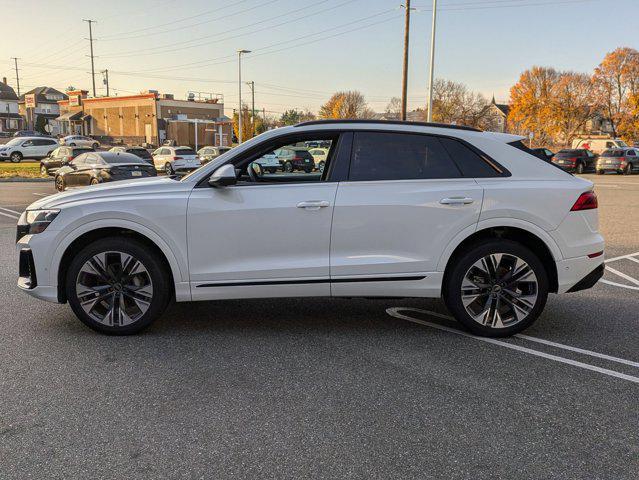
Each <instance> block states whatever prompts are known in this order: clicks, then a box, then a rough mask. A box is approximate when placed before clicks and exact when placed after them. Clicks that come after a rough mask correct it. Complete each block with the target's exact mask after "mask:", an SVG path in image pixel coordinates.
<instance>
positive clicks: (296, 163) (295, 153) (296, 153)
mask: <svg viewBox="0 0 639 480" xmlns="http://www.w3.org/2000/svg"><path fill="white" fill-rule="evenodd" d="M274 153H275V155H276V156H277V160H278V161H279V163H280V165H281V166H282V170H284V171H285V172H294V171H296V170H302V171H304V172H306V173H311V172H312V171H313V170H314V169H315V162H314V161H313V156H312V155H311V154H310V153H309V152H308V148H306V147H295V146H286V147H284V148H279V149H277V150H275V152H274Z"/></svg>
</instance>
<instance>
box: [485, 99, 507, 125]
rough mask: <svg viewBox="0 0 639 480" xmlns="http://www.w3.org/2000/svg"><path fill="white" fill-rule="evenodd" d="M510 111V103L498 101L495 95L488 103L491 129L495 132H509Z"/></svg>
mask: <svg viewBox="0 0 639 480" xmlns="http://www.w3.org/2000/svg"><path fill="white" fill-rule="evenodd" d="M509 112H510V105H508V104H506V103H497V102H496V101H495V96H494V95H493V99H492V100H491V102H490V104H489V105H488V117H489V118H488V122H487V123H488V124H489V125H490V127H491V128H490V130H492V131H495V132H501V133H504V132H507V131H508V113H509Z"/></svg>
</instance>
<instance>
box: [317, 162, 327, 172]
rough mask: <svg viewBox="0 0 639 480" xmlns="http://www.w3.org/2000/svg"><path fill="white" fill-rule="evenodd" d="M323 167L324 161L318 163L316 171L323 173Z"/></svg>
mask: <svg viewBox="0 0 639 480" xmlns="http://www.w3.org/2000/svg"><path fill="white" fill-rule="evenodd" d="M325 166H326V162H325V161H324V160H322V161H321V162H319V164H318V165H317V169H318V170H319V171H320V172H323V171H324V167H325Z"/></svg>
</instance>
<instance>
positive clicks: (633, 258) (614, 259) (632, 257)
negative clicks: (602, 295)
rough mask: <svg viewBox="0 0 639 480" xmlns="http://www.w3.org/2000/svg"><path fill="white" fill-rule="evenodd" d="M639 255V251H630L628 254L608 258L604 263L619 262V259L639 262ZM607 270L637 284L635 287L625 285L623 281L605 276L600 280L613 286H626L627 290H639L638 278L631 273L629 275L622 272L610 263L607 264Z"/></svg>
mask: <svg viewBox="0 0 639 480" xmlns="http://www.w3.org/2000/svg"><path fill="white" fill-rule="evenodd" d="M637 256H639V252H635V253H629V254H627V255H619V256H618V257H612V258H608V259H606V260H605V262H604V263H610V262H618V261H619V260H630V261H631V262H636V263H639V259H637ZM606 270H608V271H609V272H610V273H613V274H615V275H617V276H619V277H622V278H625V279H626V280H628V281H629V282H631V283H634V284H636V285H637V286H636V287H633V286H632V285H624V284H623V283H617V282H613V281H612V280H607V279H605V278H602V279H600V280H599V282H601V283H605V284H606V285H612V286H613V287H621V288H625V289H627V290H639V280H638V279H636V278H633V277H631V276H630V275H627V274H625V273H623V272H620V271H619V270H616V269H614V268H612V267H610V266H608V265H606Z"/></svg>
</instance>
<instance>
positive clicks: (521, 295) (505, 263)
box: [443, 239, 548, 337]
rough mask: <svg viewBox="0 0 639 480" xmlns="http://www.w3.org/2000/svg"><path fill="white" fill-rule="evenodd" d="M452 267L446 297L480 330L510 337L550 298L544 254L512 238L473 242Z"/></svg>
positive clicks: (464, 321)
mask: <svg viewBox="0 0 639 480" xmlns="http://www.w3.org/2000/svg"><path fill="white" fill-rule="evenodd" d="M453 261H454V263H453V264H452V265H450V266H449V267H448V269H447V271H446V276H445V280H444V294H443V297H444V301H445V302H446V305H447V307H448V309H449V310H450V311H451V312H452V313H453V316H454V317H455V318H456V319H457V320H458V321H459V322H460V323H461V324H462V325H464V326H465V327H466V328H467V329H468V330H470V331H471V332H472V333H474V334H476V335H481V336H488V337H506V336H510V335H514V334H515V333H518V332H521V331H522V330H524V329H526V328H527V327H529V326H530V325H531V324H532V323H533V322H534V321H535V320H536V319H537V317H538V316H539V314H540V313H541V311H542V310H543V308H544V306H545V305H546V299H547V297H548V275H547V273H546V270H545V268H544V266H543V264H542V263H541V261H540V260H539V258H538V257H537V256H536V255H535V254H534V253H533V252H532V251H531V250H529V249H528V248H526V247H524V246H523V245H521V244H519V243H517V242H513V241H510V240H499V239H490V240H486V241H483V242H480V243H477V244H475V245H474V246H471V247H470V248H468V249H466V251H465V252H464V253H463V254H461V255H460V256H458V257H456V258H455V259H454V260H453Z"/></svg>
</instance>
